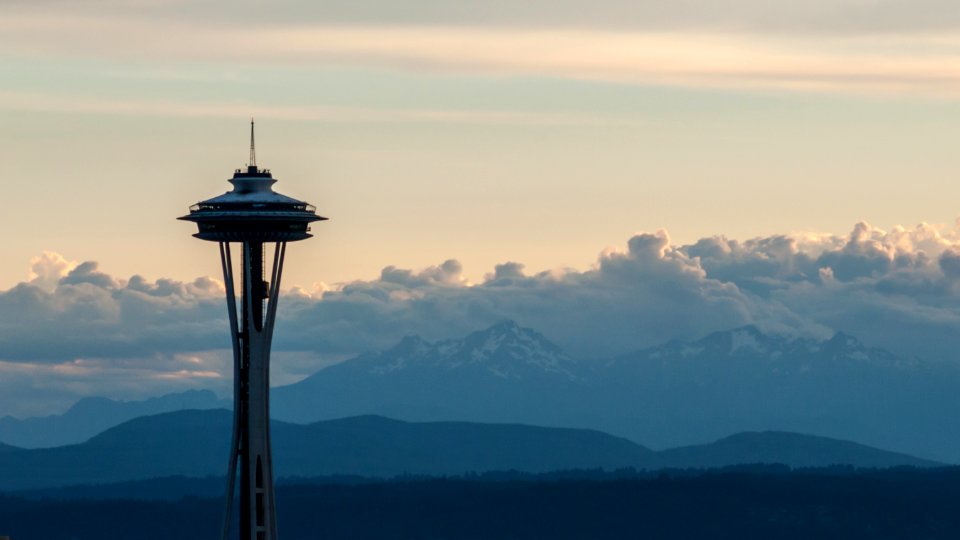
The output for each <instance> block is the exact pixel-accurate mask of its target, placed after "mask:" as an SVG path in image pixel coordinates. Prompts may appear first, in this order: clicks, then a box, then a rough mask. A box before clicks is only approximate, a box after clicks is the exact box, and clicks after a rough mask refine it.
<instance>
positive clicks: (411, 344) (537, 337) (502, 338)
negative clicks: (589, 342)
mask: <svg viewBox="0 0 960 540" xmlns="http://www.w3.org/2000/svg"><path fill="white" fill-rule="evenodd" d="M365 360H366V362H365V363H366V364H367V370H368V372H370V373H372V374H379V375H384V374H387V373H391V372H396V371H401V370H411V369H426V368H429V369H439V370H446V371H450V370H469V371H471V372H476V371H481V372H485V373H487V374H490V375H493V376H496V377H499V378H503V379H527V378H530V377H541V376H549V377H557V376H559V377H562V378H564V379H569V380H574V379H577V378H578V376H577V373H576V372H577V366H576V362H574V360H573V359H571V358H570V357H569V356H568V355H567V354H566V353H564V352H563V350H562V349H560V347H558V346H557V345H555V344H553V343H551V342H550V341H549V340H547V339H546V338H545V337H544V336H543V335H541V334H540V333H538V332H535V331H533V330H531V329H529V328H522V327H520V326H519V325H518V324H516V323H515V322H513V321H506V322H502V323H498V324H496V325H494V326H491V327H489V328H487V329H485V330H481V331H478V332H474V333H472V334H470V335H468V336H466V337H464V338H462V339H450V340H443V341H438V342H435V343H431V342H428V341H425V340H423V339H421V338H419V337H417V336H407V337H405V338H404V339H403V340H402V341H401V342H400V343H398V344H397V345H396V346H394V347H393V348H391V349H389V350H387V351H385V352H383V353H381V354H378V355H374V356H372V357H367V358H366V359H365Z"/></svg>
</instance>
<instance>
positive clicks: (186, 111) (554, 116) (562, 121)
mask: <svg viewBox="0 0 960 540" xmlns="http://www.w3.org/2000/svg"><path fill="white" fill-rule="evenodd" d="M0 109H13V110H20V111H38V112H58V113H81V114H106V115H133V116H145V117H151V116H152V117H182V118H224V119H235V118H236V117H237V114H238V111H243V112H244V113H245V114H251V115H253V116H256V117H258V118H268V119H276V120H303V121H319V122H327V123H330V122H334V123H350V124H357V123H439V124H474V125H537V126H576V125H613V124H620V123H622V121H621V120H618V119H616V118H611V117H605V116H602V115H599V114H577V113H559V112H556V113H554V112H543V113H541V112H533V111H503V110H482V111H480V110H456V109H397V108H393V109H391V108H379V109H378V108H369V107H333V106H322V105H271V104H264V103H253V102H249V101H229V100H227V101H224V100H221V101H193V100H159V99H106V98H96V97H79V96H64V95H56V94H53V95H51V94H40V93H30V92H3V91H0Z"/></svg>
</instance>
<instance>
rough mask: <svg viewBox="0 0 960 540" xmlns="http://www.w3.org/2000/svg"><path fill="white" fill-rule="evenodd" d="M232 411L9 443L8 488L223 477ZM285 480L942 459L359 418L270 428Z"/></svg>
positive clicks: (822, 445) (794, 443) (786, 436)
mask: <svg viewBox="0 0 960 540" xmlns="http://www.w3.org/2000/svg"><path fill="white" fill-rule="evenodd" d="M230 425H231V414H230V412H229V411H226V410H208V411H198V410H194V411H180V412H173V413H165V414H161V415H155V416H146V417H142V418H137V419H135V420H131V421H129V422H125V423H123V424H121V425H119V426H116V427H113V428H111V429H109V430H107V431H105V432H103V433H101V434H99V435H97V436H95V437H93V438H91V439H90V440H89V441H87V442H85V443H82V444H78V445H69V446H63V447H59V448H47V449H35V450H17V449H7V451H5V452H4V453H3V454H2V459H0V490H4V491H11V490H25V489H43V488H51V487H58V486H69V485H79V484H107V483H115V482H126V481H133V480H145V479H149V478H160V477H169V476H174V475H182V476H186V477H193V478H204V477H210V476H222V475H223V474H224V472H225V463H226V457H227V449H228V442H229V438H230ZM271 431H272V433H273V440H274V459H275V465H276V474H277V476H278V477H287V478H289V477H316V476H325V475H360V476H367V477H393V476H397V475H403V474H414V475H454V474H464V473H468V472H484V471H496V470H501V471H507V470H514V471H524V472H533V473H537V472H549V471H557V470H572V469H598V468H603V469H606V470H615V469H620V468H626V467H633V468H637V469H660V468H665V467H671V468H688V467H689V468H711V467H722V466H726V465H734V464H746V463H783V464H786V465H790V466H793V467H823V466H828V465H834V464H851V465H855V466H859V467H893V466H901V465H909V466H916V467H928V466H935V465H938V464H937V463H933V462H930V461H925V460H921V459H917V458H914V457H911V456H907V455H903V454H896V453H893V452H886V451H883V450H877V449H875V448H870V447H866V446H863V445H859V444H855V443H850V442H846V441H838V440H834V439H827V438H822V437H810V436H805V435H797V434H792V433H780V432H763V433H743V434H739V435H735V436H732V437H728V438H726V439H723V440H720V441H717V442H715V443H713V444H708V445H700V446H691V447H685V448H675V449H671V450H665V451H661V452H655V451H653V450H650V449H649V448H646V447H643V446H640V445H638V444H636V443H633V442H631V441H628V440H626V439H622V438H619V437H613V436H611V435H607V434H605V433H601V432H598V431H593V430H582V429H564V428H543V427H534V426H525V425H518V424H477V423H467V422H435V423H408V422H401V421H397V420H390V419H387V418H383V417H379V416H360V417H353V418H345V419H340V420H329V421H324V422H317V423H313V424H309V425H297V424H288V423H285V422H279V421H274V422H273V424H272V426H271Z"/></svg>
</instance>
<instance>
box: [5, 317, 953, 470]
mask: <svg viewBox="0 0 960 540" xmlns="http://www.w3.org/2000/svg"><path fill="white" fill-rule="evenodd" d="M958 388H960V368H958V367H957V366H955V365H952V364H942V363H939V364H938V363H927V362H923V361H920V360H917V359H912V358H904V357H900V356H896V355H894V354H892V353H889V352H887V351H884V350H881V349H877V348H872V347H868V346H866V345H864V344H862V343H860V342H859V341H858V340H856V339H855V338H853V337H851V336H848V335H846V334H843V333H838V334H836V335H835V336H834V337H833V338H831V339H828V340H824V341H818V340H812V339H790V338H785V337H780V336H772V335H767V334H764V333H762V332H760V331H759V330H757V329H756V328H755V327H744V328H739V329H735V330H731V331H725V332H717V333H714V334H711V335H709V336H706V337H704V338H703V339H700V340H697V341H691V342H681V341H674V342H670V343H666V344H664V345H661V346H658V347H653V348H649V349H645V350H641V351H636V352H634V353H630V354H626V355H622V356H620V357H617V358H612V359H581V360H577V359H573V358H571V357H570V356H569V355H567V354H566V353H565V352H564V351H563V350H562V349H561V348H560V347H558V346H557V345H555V344H553V343H551V342H550V341H549V340H547V339H546V338H545V337H544V336H542V335H540V334H539V333H537V332H536V331H533V330H530V329H526V328H521V327H519V326H517V325H516V324H514V323H511V322H505V323H502V324H498V325H495V326H493V327H490V328H487V329H485V330H482V331H479V332H475V333H473V334H470V335H468V336H466V337H464V338H461V339H453V340H444V341H439V342H428V341H425V340H423V339H420V338H418V337H415V336H411V337H407V338H404V339H403V340H402V341H401V342H400V343H398V344H397V345H396V346H395V347H393V348H391V349H388V350H386V351H382V352H379V353H371V354H364V355H361V356H358V357H356V358H354V359H351V360H348V361H346V362H343V363H340V364H336V365H333V366H330V367H327V368H325V369H322V370H320V371H318V372H317V373H315V374H313V375H311V376H310V377H307V378H306V379H304V380H302V381H300V382H298V383H296V384H292V385H288V386H282V387H278V388H275V389H274V390H273V394H272V403H271V406H272V414H273V416H274V418H276V419H278V420H283V421H287V422H294V423H310V422H315V421H319V420H329V419H335V418H343V417H350V416H358V415H381V416H386V417H391V418H401V419H404V420H409V421H440V420H449V421H471V422H486V423H524V424H531V425H542V426H555V427H571V428H590V429H597V430H601V431H604V432H608V433H611V434H614V435H617V436H621V437H625V438H628V439H630V440H633V441H638V442H642V443H644V444H649V445H651V446H652V447H654V448H664V447H674V446H681V445H690V444H694V443H697V442H702V441H708V440H715V439H718V438H721V437H723V436H726V435H729V434H731V433H738V432H744V431H767V430H779V431H789V432H800V433H808V434H814V435H820V436H827V437H833V438H837V439H845V440H856V441H858V442H861V443H865V444H869V445H871V446H875V447H880V448H889V449H894V450H897V451H900V452H905V453H909V454H913V455H919V456H924V457H928V458H931V459H936V460H938V461H945V462H960V425H958V424H957V423H956V422H955V421H954V416H955V411H957V410H960V392H958V391H957V389H958ZM188 402H189V404H187V403H188ZM223 406H229V403H225V402H223V401H221V400H218V399H217V398H216V397H215V396H213V394H212V393H188V394H174V395H170V396H164V397H162V398H158V399H156V400H150V401H148V402H113V401H109V400H103V399H88V400H82V401H81V402H79V403H78V404H77V406H76V407H74V409H71V410H70V411H68V412H67V413H66V414H64V415H62V416H54V417H47V418H33V419H25V420H16V419H12V418H4V419H0V442H5V443H8V444H13V445H16V446H24V447H40V446H56V445H61V444H66V443H76V442H81V441H83V440H86V439H87V438H89V437H91V436H93V435H95V434H96V433H98V432H100V431H102V430H103V429H105V428H107V427H110V426H113V425H117V424H118V423H120V422H122V421H124V420H129V419H132V418H135V417H137V416H142V415H144V414H152V413H159V412H164V411H171V410H178V409H181V408H216V407H223ZM146 409H149V410H146Z"/></svg>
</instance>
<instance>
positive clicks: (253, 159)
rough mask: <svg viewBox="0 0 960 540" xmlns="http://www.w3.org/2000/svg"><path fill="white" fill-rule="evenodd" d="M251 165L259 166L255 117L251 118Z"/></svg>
mask: <svg viewBox="0 0 960 540" xmlns="http://www.w3.org/2000/svg"><path fill="white" fill-rule="evenodd" d="M248 165H249V166H250V167H256V166H257V146H256V144H254V140H253V118H251V119H250V163H248Z"/></svg>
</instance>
